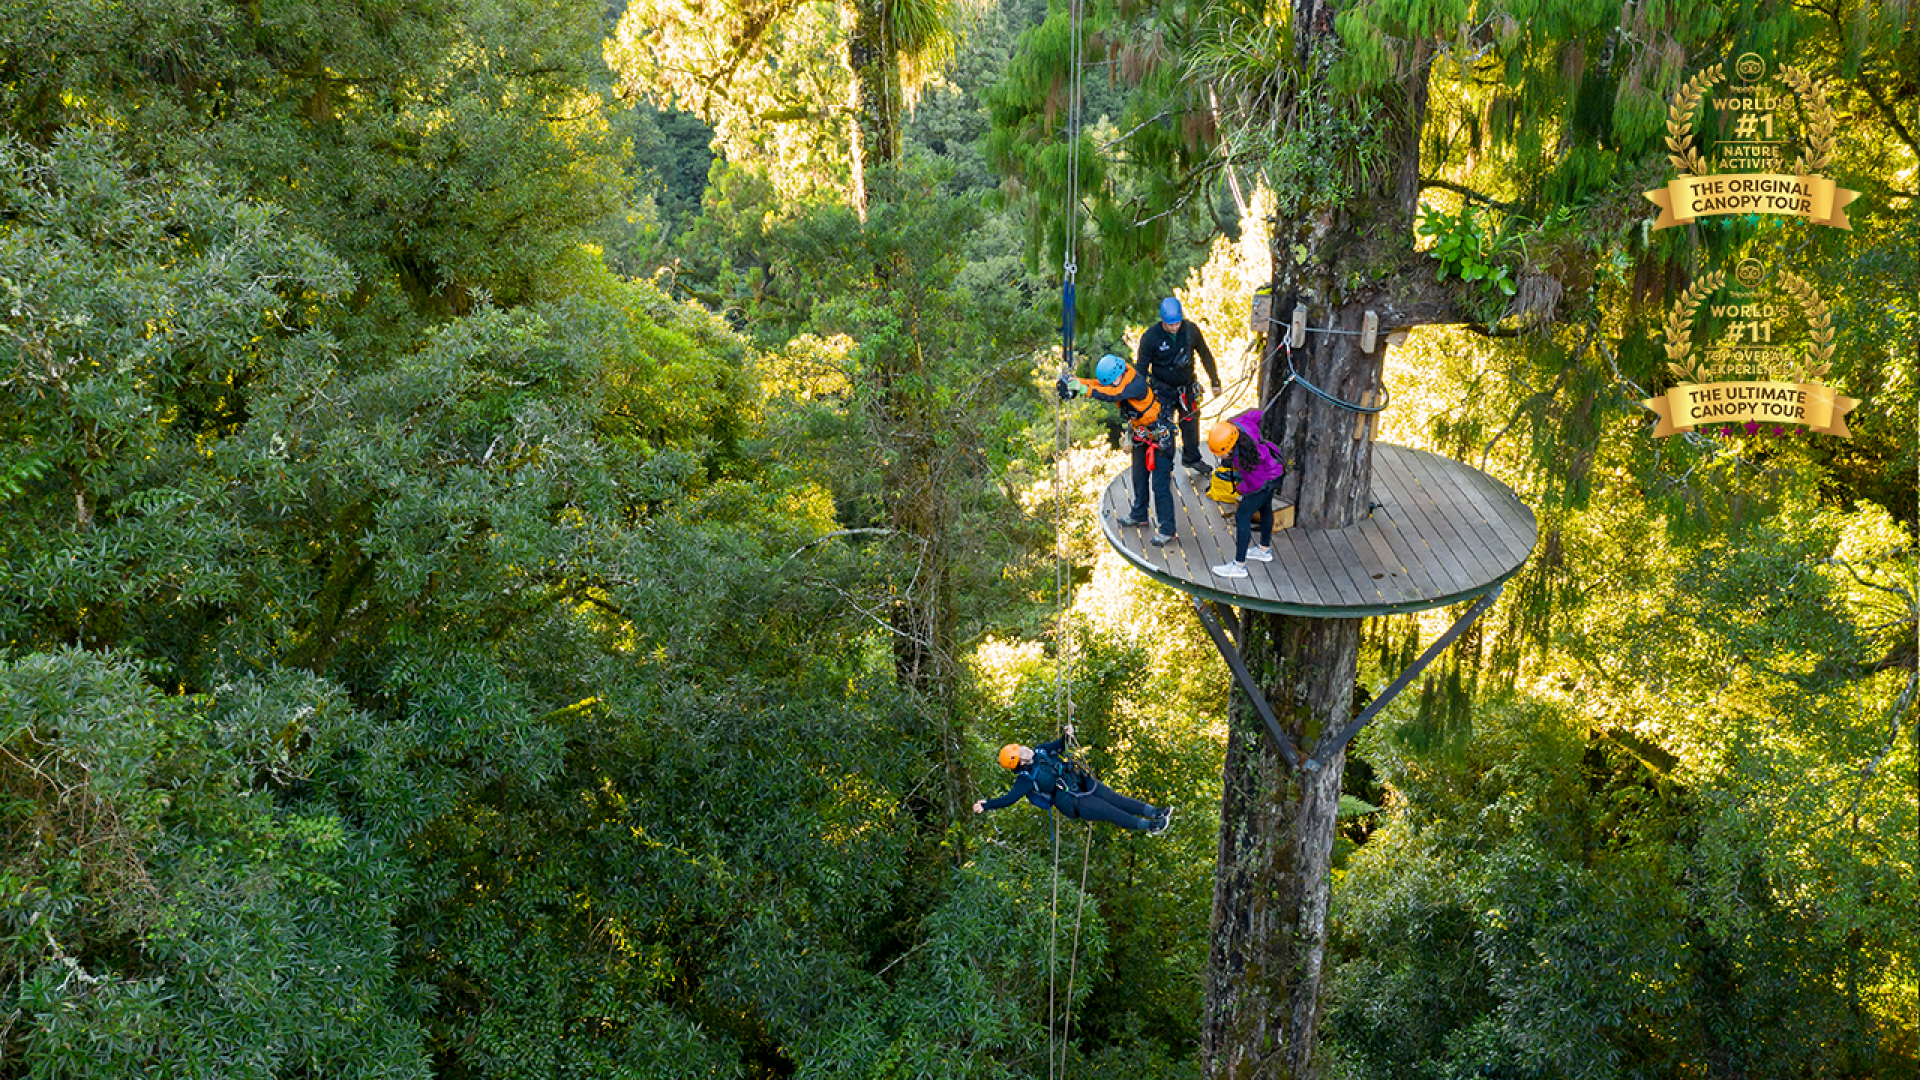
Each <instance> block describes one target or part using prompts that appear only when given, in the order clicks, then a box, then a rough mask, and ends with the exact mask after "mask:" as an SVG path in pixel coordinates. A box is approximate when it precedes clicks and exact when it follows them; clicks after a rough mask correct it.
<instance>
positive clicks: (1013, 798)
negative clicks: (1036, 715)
mask: <svg viewBox="0 0 1920 1080" xmlns="http://www.w3.org/2000/svg"><path fill="white" fill-rule="evenodd" d="M1066 755H1067V740H1066V737H1065V736H1062V737H1060V738H1058V739H1055V740H1053V741H1052V742H1050V743H1041V744H1040V745H1039V746H1036V747H1034V748H1033V762H1032V763H1031V764H1028V765H1022V766H1020V767H1019V768H1018V769H1015V770H1013V786H1012V787H1011V788H1008V789H1007V793H1006V794H1005V795H1002V796H1000V797H999V798H997V799H988V800H986V801H985V803H983V805H984V806H985V807H986V808H987V809H989V810H1001V809H1005V808H1006V807H1009V806H1012V805H1013V804H1014V803H1017V802H1019V801H1020V800H1021V799H1025V800H1027V801H1028V802H1030V803H1032V804H1033V805H1035V806H1037V807H1039V808H1040V809H1042V810H1049V809H1052V808H1053V793H1054V791H1055V790H1056V789H1057V788H1059V787H1060V786H1061V785H1062V784H1064V783H1066V779H1067V777H1066V770H1065V768H1064V767H1063V763H1064V762H1065V760H1066Z"/></svg>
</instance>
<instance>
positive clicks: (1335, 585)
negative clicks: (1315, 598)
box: [1306, 529, 1374, 607]
mask: <svg viewBox="0 0 1920 1080" xmlns="http://www.w3.org/2000/svg"><path fill="white" fill-rule="evenodd" d="M1329 532H1330V530H1326V529H1313V530H1311V531H1309V532H1308V533H1307V534H1306V536H1307V542H1308V543H1309V544H1311V545H1312V547H1313V553H1314V554H1315V555H1316V556H1318V557H1319V560H1320V566H1321V571H1320V573H1321V576H1320V577H1319V578H1318V579H1316V580H1317V582H1318V583H1319V584H1320V586H1321V591H1322V592H1325V591H1326V590H1327V589H1328V588H1331V589H1332V591H1333V595H1334V596H1335V597H1337V598H1338V602H1339V604H1340V606H1342V607H1361V606H1363V605H1365V604H1366V603H1367V602H1369V601H1371V600H1373V599H1374V597H1373V596H1371V595H1365V594H1362V593H1361V592H1360V590H1359V588H1358V587H1357V586H1355V585H1354V583H1353V578H1352V576H1351V575H1349V574H1348V573H1347V568H1346V567H1345V566H1344V565H1342V564H1341V562H1340V557H1339V555H1338V554H1336V553H1335V552H1334V550H1333V541H1332V540H1331V539H1329Z"/></svg>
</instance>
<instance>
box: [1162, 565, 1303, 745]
mask: <svg viewBox="0 0 1920 1080" xmlns="http://www.w3.org/2000/svg"><path fill="white" fill-rule="evenodd" d="M1187 601H1188V602H1189V603H1191V604H1192V605H1193V611H1194V614H1196V615H1198V616H1200V625H1201V626H1204V627H1206V628H1207V636H1208V637H1211V638H1212V639H1213V647H1214V648H1216V649H1219V650H1220V658H1221V659H1222V660H1225V661H1226V662H1227V667H1228V668H1229V669H1231V670H1232V672H1233V681H1234V682H1237V683H1239V684H1240V690H1241V692H1242V693H1244V694H1246V695H1247V700H1248V701H1251V702H1253V708H1254V711H1255V712H1258V713H1259V714H1260V719H1261V720H1263V721H1265V722H1266V725H1267V734H1268V735H1271V736H1273V744H1274V745H1275V746H1277V747H1279V748H1280V756H1281V757H1283V758H1286V759H1287V765H1288V767H1290V768H1292V769H1295V770H1298V769H1299V768H1300V751H1298V750H1296V749H1294V748H1293V740H1291V739H1289V738H1287V733H1286V732H1284V731H1282V730H1280V721H1278V720H1276V719H1274V716H1273V707H1272V706H1270V705H1268V704H1267V696H1266V695H1265V694H1262V693H1261V692H1260V684H1259V683H1257V682H1254V681H1253V674H1252V673H1251V672H1249V671H1248V670H1247V662H1246V661H1245V660H1243V659H1242V658H1241V656H1240V650H1239V649H1238V648H1235V647H1234V644H1233V642H1232V641H1231V640H1229V639H1228V638H1227V632H1226V631H1225V630H1222V629H1220V623H1219V621H1218V620H1216V619H1215V618H1214V617H1213V612H1211V611H1208V610H1207V605H1206V604H1205V603H1202V602H1201V601H1200V598H1199V597H1197V596H1192V595H1189V596H1188V597H1187Z"/></svg>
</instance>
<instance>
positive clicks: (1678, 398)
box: [1641, 382, 1860, 439]
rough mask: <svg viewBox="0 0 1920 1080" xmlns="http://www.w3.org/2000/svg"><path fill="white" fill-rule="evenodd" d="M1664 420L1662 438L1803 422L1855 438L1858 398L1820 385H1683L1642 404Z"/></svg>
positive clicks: (1659, 426)
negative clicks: (1723, 427)
mask: <svg viewBox="0 0 1920 1080" xmlns="http://www.w3.org/2000/svg"><path fill="white" fill-rule="evenodd" d="M1641 404H1643V405H1645V406H1646V407H1647V408H1649V409H1652V410H1653V412H1654V414H1655V415H1656V416H1658V417H1659V418H1660V423H1659V424H1657V425H1655V427H1654V429H1653V433H1654V435H1655V436H1656V437H1658V436H1662V435H1672V434H1674V433H1675V432H1680V431H1692V430H1693V429H1694V428H1697V427H1713V426H1716V425H1719V424H1746V423H1759V424H1801V425H1804V426H1806V427H1809V428H1812V429H1813V430H1815V431H1823V432H1825V433H1827V434H1828V435H1838V436H1840V437H1841V438H1843V439H1851V438H1853V432H1851V431H1848V430H1847V414H1848V413H1849V412H1852V411H1853V409H1854V407H1855V406H1857V405H1859V404H1860V403H1859V402H1858V401H1855V400H1854V399H1853V398H1850V397H1846V396H1844V395H1842V394H1839V393H1836V392H1835V391H1834V389H1833V388H1832V387H1830V386H1821V385H1820V384H1818V383H1787V382H1728V383H1682V384H1681V385H1679V386H1676V387H1674V388H1673V389H1671V390H1669V391H1667V392H1666V393H1664V394H1662V395H1660V396H1659V397H1655V398H1648V399H1646V400H1645V401H1643V402H1641Z"/></svg>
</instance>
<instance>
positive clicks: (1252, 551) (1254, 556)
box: [1247, 547, 1273, 562]
mask: <svg viewBox="0 0 1920 1080" xmlns="http://www.w3.org/2000/svg"><path fill="white" fill-rule="evenodd" d="M1247 561H1248V562H1272V561H1273V549H1272V548H1270V547H1250V548H1248V549H1247Z"/></svg>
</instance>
